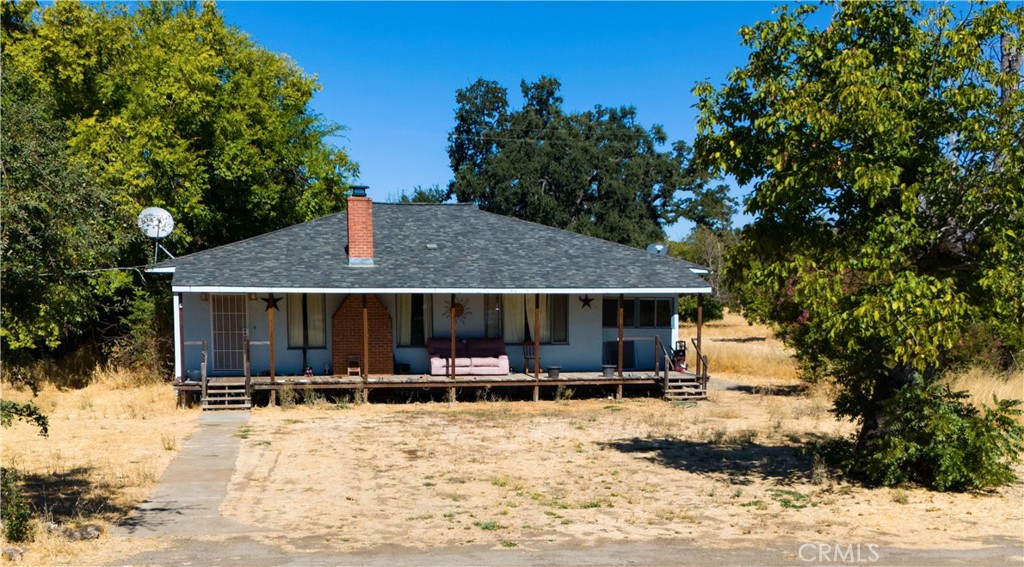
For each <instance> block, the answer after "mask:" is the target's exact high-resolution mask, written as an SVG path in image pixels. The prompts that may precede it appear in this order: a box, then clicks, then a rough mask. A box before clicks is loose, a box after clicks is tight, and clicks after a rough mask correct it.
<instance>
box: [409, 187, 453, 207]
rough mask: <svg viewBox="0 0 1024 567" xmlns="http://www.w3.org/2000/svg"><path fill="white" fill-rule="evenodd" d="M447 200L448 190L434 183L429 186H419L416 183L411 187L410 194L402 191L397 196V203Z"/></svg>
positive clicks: (440, 201) (441, 201)
mask: <svg viewBox="0 0 1024 567" xmlns="http://www.w3.org/2000/svg"><path fill="white" fill-rule="evenodd" d="M446 200H448V191H447V190H445V189H442V188H441V186H440V185H438V184H436V183H435V184H434V185H431V186H430V187H421V186H419V185H417V186H416V187H413V189H412V195H411V196H410V195H406V194H405V193H404V192H403V193H402V195H401V196H400V197H399V198H398V202H399V203H435V204H437V203H443V202H445V201H446Z"/></svg>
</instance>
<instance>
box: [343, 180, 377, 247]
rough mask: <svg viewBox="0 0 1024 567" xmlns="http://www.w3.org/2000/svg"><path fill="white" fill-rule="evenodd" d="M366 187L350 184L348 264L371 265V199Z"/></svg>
mask: <svg viewBox="0 0 1024 567" xmlns="http://www.w3.org/2000/svg"><path fill="white" fill-rule="evenodd" d="M366 189H367V187H366V186H364V185H354V186H352V195H351V196H350V197H349V198H348V265H349V266H358V267H373V199H370V198H369V197H367V196H366Z"/></svg>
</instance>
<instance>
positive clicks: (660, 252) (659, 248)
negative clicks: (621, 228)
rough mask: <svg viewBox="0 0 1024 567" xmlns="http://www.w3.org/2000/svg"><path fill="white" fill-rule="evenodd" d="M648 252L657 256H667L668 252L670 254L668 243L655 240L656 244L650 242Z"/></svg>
mask: <svg viewBox="0 0 1024 567" xmlns="http://www.w3.org/2000/svg"><path fill="white" fill-rule="evenodd" d="M647 252H648V253H649V254H653V255H655V256H665V255H666V254H668V245H667V244H659V243H657V242H655V243H654V244H648V245H647Z"/></svg>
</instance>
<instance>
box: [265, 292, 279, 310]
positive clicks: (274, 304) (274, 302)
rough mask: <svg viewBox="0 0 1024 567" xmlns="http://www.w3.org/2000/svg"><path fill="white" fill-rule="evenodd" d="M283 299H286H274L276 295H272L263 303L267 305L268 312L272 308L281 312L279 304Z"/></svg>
mask: <svg viewBox="0 0 1024 567" xmlns="http://www.w3.org/2000/svg"><path fill="white" fill-rule="evenodd" d="M282 299H284V298H283V297H274V294H270V295H268V296H267V297H264V298H263V303H266V304H267V308H266V311H270V308H271V307H273V308H274V309H276V310H278V311H280V310H281V308H280V307H278V306H277V302H278V301H281V300H282Z"/></svg>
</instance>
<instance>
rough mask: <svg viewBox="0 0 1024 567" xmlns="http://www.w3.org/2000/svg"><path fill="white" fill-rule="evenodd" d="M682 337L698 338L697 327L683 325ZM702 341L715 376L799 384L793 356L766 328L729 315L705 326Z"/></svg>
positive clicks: (709, 365)
mask: <svg viewBox="0 0 1024 567" xmlns="http://www.w3.org/2000/svg"><path fill="white" fill-rule="evenodd" d="M681 336H683V337H687V338H692V337H696V336H697V329H696V327H695V326H694V325H684V326H683V327H682V328H681ZM702 338H703V340H702V343H703V351H704V354H705V355H706V356H707V357H708V368H709V369H710V370H711V374H712V375H713V376H723V377H726V376H728V377H732V376H742V377H745V378H747V379H748V380H752V381H755V382H757V383H772V382H775V383H780V384H794V383H796V382H797V381H798V378H799V371H798V368H797V365H796V361H795V360H794V359H793V356H792V352H790V351H789V350H787V349H786V348H785V346H784V345H783V344H782V341H780V340H778V339H777V338H775V335H774V334H773V333H772V331H771V329H769V328H768V327H766V326H764V325H753V324H750V323H747V321H746V319H744V318H743V317H741V316H740V315H738V314H736V313H730V312H729V311H726V313H725V317H724V318H723V319H722V320H721V321H710V322H708V323H706V324H705V325H704V329H703V333H702ZM688 346H690V348H692V345H689V344H688ZM691 366H692V362H691Z"/></svg>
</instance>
